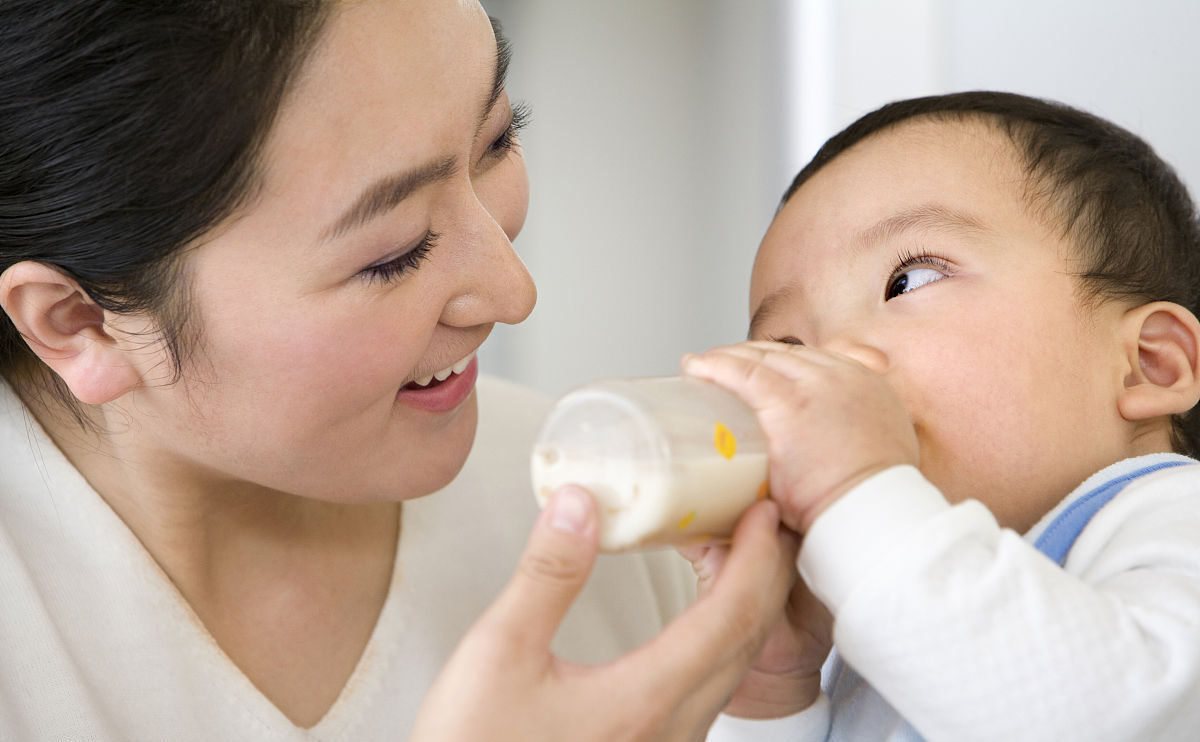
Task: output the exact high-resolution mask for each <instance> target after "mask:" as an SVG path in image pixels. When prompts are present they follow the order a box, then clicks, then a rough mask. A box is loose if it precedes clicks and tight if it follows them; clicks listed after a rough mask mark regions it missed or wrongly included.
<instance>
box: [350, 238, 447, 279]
mask: <svg viewBox="0 0 1200 742" xmlns="http://www.w3.org/2000/svg"><path fill="white" fill-rule="evenodd" d="M439 236H440V235H439V234H438V233H437V232H426V233H425V236H424V237H422V238H421V241H420V242H419V243H417V245H416V247H414V248H412V249H411V250H409V251H408V252H406V253H404V254H403V255H401V256H399V257H396V258H392V259H391V260H388V261H386V262H383V263H376V264H375V265H368V266H367V267H366V268H363V269H362V270H361V271H360V272H359V275H360V276H362V277H363V278H365V279H366V280H367V282H368V283H375V282H376V281H378V282H379V283H391V282H393V281H397V280H399V279H400V278H401V277H403V276H404V275H405V274H408V273H411V272H412V271H415V270H416V269H417V268H419V267H421V263H423V262H424V261H425V259H426V258H428V257H429V252H430V251H431V250H433V248H434V247H435V246H436V245H437V240H438V237H439Z"/></svg>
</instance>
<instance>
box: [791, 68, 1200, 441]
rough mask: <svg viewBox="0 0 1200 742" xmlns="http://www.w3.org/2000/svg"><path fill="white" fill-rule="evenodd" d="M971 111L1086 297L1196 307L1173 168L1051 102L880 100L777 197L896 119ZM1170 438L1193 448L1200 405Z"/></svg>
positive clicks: (1195, 227)
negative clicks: (1056, 235) (999, 147)
mask: <svg viewBox="0 0 1200 742" xmlns="http://www.w3.org/2000/svg"><path fill="white" fill-rule="evenodd" d="M918 118H932V119H934V120H939V121H963V120H968V119H971V120H976V119H977V120H980V121H983V122H986V123H989V124H991V125H994V126H996V127H997V128H998V129H999V130H1000V131H1002V132H1003V133H1004V134H1005V135H1007V137H1008V138H1009V140H1010V141H1011V142H1012V144H1013V146H1014V148H1015V150H1016V151H1017V153H1018V155H1019V156H1020V157H1021V158H1022V160H1023V162H1022V164H1023V166H1024V169H1025V173H1026V177H1027V180H1026V184H1025V194H1024V196H1025V200H1026V201H1027V203H1028V206H1029V207H1030V208H1031V209H1032V210H1033V212H1034V213H1035V214H1037V215H1038V216H1041V217H1043V218H1044V219H1046V221H1047V222H1048V223H1049V224H1052V225H1059V226H1060V227H1061V229H1062V234H1063V236H1064V237H1065V238H1067V239H1068V240H1069V242H1070V244H1072V245H1073V246H1074V247H1075V248H1076V249H1077V250H1078V255H1077V257H1078V258H1079V260H1080V262H1081V265H1082V269H1081V270H1080V271H1079V273H1078V278H1079V279H1080V287H1081V289H1082V291H1083V292H1084V295H1085V296H1086V297H1087V298H1089V299H1091V300H1098V301H1104V300H1112V299H1125V300H1133V301H1139V302H1147V303H1148V302H1153V301H1169V302H1174V303H1176V304H1179V305H1181V306H1183V307H1186V308H1187V309H1188V310H1189V311H1191V312H1192V313H1193V314H1195V315H1198V316H1200V223H1198V222H1197V217H1196V208H1195V205H1194V204H1193V202H1192V199H1191V197H1190V196H1189V195H1188V191H1187V188H1186V187H1185V186H1184V184H1183V183H1182V181H1180V179H1179V177H1178V176H1177V175H1176V174H1175V171H1174V169H1173V168H1172V167H1171V166H1170V165H1168V164H1167V163H1165V162H1164V161H1163V160H1162V159H1161V158H1159V156H1158V155H1157V154H1155V152H1154V150H1153V149H1151V147H1150V146H1149V145H1148V144H1147V143H1146V142H1145V141H1143V140H1142V139H1141V138H1139V137H1138V136H1136V135H1134V134H1132V133H1130V132H1129V131H1126V130H1125V129H1122V128H1121V127H1119V126H1117V125H1115V124H1113V123H1111V122H1109V121H1106V120H1104V119H1102V118H1100V117H1098V116H1094V115H1092V114H1089V113H1086V112H1084V111H1080V110H1077V109H1075V108H1072V107H1070V106H1067V105H1064V104H1062V103H1057V102H1054V101H1048V100H1041V99H1038V98H1031V97H1028V96H1023V95H1016V94H1013V93H1000V92H990V91H973V92H964V93H952V94H948V95H935V96H928V97H924V98H913V99H909V100H902V101H897V102H894V103H889V104H887V105H885V106H883V107H882V108H879V109H877V110H875V111H872V112H871V113H868V114H866V115H865V116H863V117H862V118H860V119H858V120H857V121H855V122H854V123H853V124H851V125H850V126H848V127H846V128H845V129H844V130H842V131H841V132H840V133H838V134H836V135H835V136H833V137H832V138H830V139H829V141H827V142H826V143H825V145H824V146H823V147H821V149H820V150H819V151H818V152H817V154H816V156H814V157H813V159H812V161H811V162H809V163H808V164H807V165H805V167H804V169H803V170H801V171H800V173H799V174H798V175H797V176H796V178H795V180H793V181H792V184H791V186H789V187H788V190H787V192H786V193H785V194H784V196H783V201H782V203H781V205H780V208H782V205H783V204H786V203H787V202H788V200H789V199H790V198H791V197H792V194H794V193H795V192H796V191H797V190H798V189H799V188H800V187H801V186H802V185H804V183H805V182H806V181H807V180H808V179H809V178H811V177H812V176H813V175H814V174H815V173H816V172H817V171H819V170H820V169H821V168H822V167H824V166H825V165H826V164H828V163H829V162H830V161H832V160H833V159H834V158H836V157H837V156H838V155H840V154H841V153H842V152H845V151H846V150H847V149H849V148H851V147H853V146H854V145H855V144H856V143H858V142H860V141H862V140H864V139H867V138H868V137H870V136H872V135H874V134H876V133H879V132H882V131H885V130H887V129H889V128H891V127H894V126H896V125H897V124H900V123H902V122H905V121H909V120H912V119H918ZM1171 438H1172V445H1173V446H1174V448H1175V450H1176V451H1178V452H1180V453H1185V454H1188V455H1190V456H1197V455H1198V454H1200V407H1196V408H1193V409H1191V410H1189V411H1188V412H1186V413H1184V414H1181V415H1176V416H1175V418H1174V419H1173V420H1172V436H1171Z"/></svg>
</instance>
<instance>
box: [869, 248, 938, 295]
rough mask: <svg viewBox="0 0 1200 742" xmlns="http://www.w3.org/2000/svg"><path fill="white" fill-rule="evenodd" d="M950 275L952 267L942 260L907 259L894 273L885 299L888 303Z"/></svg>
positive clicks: (928, 258) (926, 256) (885, 292)
mask: <svg viewBox="0 0 1200 742" xmlns="http://www.w3.org/2000/svg"><path fill="white" fill-rule="evenodd" d="M949 274H950V266H949V265H948V264H947V262H946V261H945V260H943V259H942V258H935V257H932V256H929V255H924V256H916V257H910V258H905V259H903V260H901V261H900V265H899V266H897V268H896V270H895V271H893V272H892V277H891V278H890V279H889V280H888V283H887V290H885V291H884V296H883V299H884V301H888V300H891V299H895V298H896V297H897V296H899V295H901V294H907V293H908V292H910V291H914V290H916V289H919V288H921V287H922V286H925V285H927V284H931V283H934V282H935V281H940V280H942V279H943V278H945V277H946V276H947V275H949Z"/></svg>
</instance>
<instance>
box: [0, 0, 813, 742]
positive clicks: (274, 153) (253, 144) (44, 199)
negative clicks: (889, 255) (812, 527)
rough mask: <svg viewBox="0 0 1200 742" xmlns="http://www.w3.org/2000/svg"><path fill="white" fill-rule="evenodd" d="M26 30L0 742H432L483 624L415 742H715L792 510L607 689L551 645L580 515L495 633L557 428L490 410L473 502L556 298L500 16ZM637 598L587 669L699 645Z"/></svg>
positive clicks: (5, 260) (501, 417)
mask: <svg viewBox="0 0 1200 742" xmlns="http://www.w3.org/2000/svg"><path fill="white" fill-rule="evenodd" d="M0 33H2V34H3V36H4V38H3V41H2V42H0V50H2V51H0V101H3V103H0V105H2V106H3V108H4V111H3V115H2V116H0V157H3V160H2V161H0V179H2V180H0V189H2V190H0V240H2V242H0V307H3V309H4V312H5V314H6V316H7V319H6V320H5V321H4V322H3V324H0V372H2V373H3V375H4V377H5V379H6V382H7V383H6V384H4V385H0V426H2V427H0V431H2V432H0V434H2V435H3V436H4V437H3V441H2V443H3V449H0V450H2V451H3V453H0V456H2V457H3V458H2V459H0V460H3V465H2V466H0V589H2V590H3V593H4V595H5V600H4V601H3V603H2V604H0V635H2V637H3V641H2V642H0V668H2V669H0V739H8V738H14V739H43V738H56V739H197V740H200V739H256V740H261V739H354V740H370V739H403V738H405V735H406V734H407V733H408V730H409V728H410V725H411V724H412V723H413V718H414V713H415V709H416V706H417V705H418V703H419V701H420V698H421V697H422V695H424V693H425V690H426V688H427V687H428V686H429V683H430V682H431V679H432V677H433V676H434V675H435V674H436V672H437V669H438V668H439V667H440V666H441V665H442V664H443V663H444V662H446V660H447V656H448V655H449V653H450V649H451V648H452V647H453V646H454V644H455V642H457V641H458V639H459V638H460V637H461V636H462V634H463V632H464V631H465V630H466V628H467V625H468V624H469V623H470V622H471V620H473V619H474V618H475V617H476V616H477V615H478V614H480V613H481V612H482V613H483V616H484V617H483V618H482V619H481V620H480V621H479V622H478V623H477V624H476V626H475V628H474V629H472V630H471V631H470V632H469V633H468V634H467V635H466V638H465V639H463V641H462V643H461V645H460V648H459V650H458V652H457V653H456V654H455V656H454V658H453V660H452V661H451V662H450V664H449V665H448V667H447V669H446V671H445V673H444V674H443V675H442V677H441V680H440V681H439V683H438V685H437V689H436V691H435V692H434V693H433V694H431V695H430V698H429V701H428V702H427V703H426V705H425V708H424V711H423V715H422V718H421V722H420V730H419V731H417V732H416V735H415V736H414V737H413V739H429V740H433V739H437V740H454V739H464V740H465V739H481V738H488V739H506V738H511V739H530V738H532V736H531V735H541V736H543V737H544V738H546V739H561V738H566V737H569V738H572V739H584V740H586V739H597V740H599V739H614V738H622V739H694V738H696V736H697V735H699V734H702V730H703V729H704V728H705V726H706V725H707V722H708V721H709V720H711V718H712V717H713V716H714V715H715V714H716V712H717V709H718V708H719V707H720V705H721V700H722V699H723V698H725V697H726V696H727V695H728V693H729V692H730V691H731V689H732V688H733V687H734V686H735V685H737V678H738V676H739V674H740V672H741V671H742V670H744V669H745V667H746V666H747V665H748V664H749V659H750V658H752V657H753V656H754V654H755V653H756V650H757V647H758V646H760V644H761V641H762V640H763V637H764V636H765V631H766V627H767V624H769V623H770V619H771V618H773V617H774V616H777V615H778V612H777V611H778V607H777V606H778V604H780V603H782V601H783V594H784V593H785V592H786V589H787V587H788V583H789V578H788V569H787V565H788V563H789V560H790V552H791V551H793V550H794V546H795V545H794V542H792V541H791V540H790V539H788V538H786V537H785V538H780V537H778V536H777V521H776V519H775V517H776V516H775V512H774V510H773V506H771V505H763V506H762V507H760V508H758V509H757V510H755V511H754V512H753V513H752V514H751V515H750V516H748V517H747V518H746V519H745V522H744V523H743V524H742V531H740V533H739V540H738V541H737V542H735V548H734V550H733V553H732V555H731V556H730V561H729V563H728V564H727V565H726V567H725V569H724V571H723V575H724V576H723V577H722V579H721V580H720V581H719V582H718V585H717V586H716V587H715V588H714V590H713V591H712V592H711V593H710V594H709V596H708V597H706V598H705V599H704V600H703V601H701V602H700V603H699V604H698V605H697V606H696V609H695V610H693V611H691V612H690V613H689V614H688V615H687V616H685V617H684V618H683V619H681V620H680V621H679V622H678V623H676V624H674V625H673V626H672V627H671V628H670V629H668V630H667V632H666V633H664V634H663V635H662V636H660V637H659V638H658V639H655V640H654V641H653V642H651V643H650V644H649V645H648V646H646V647H644V648H643V649H642V650H639V651H638V652H636V653H634V654H631V655H628V656H626V657H624V658H622V659H621V660H620V661H618V662H615V663H612V664H610V665H606V666H601V667H596V668H581V667H576V668H573V669H571V668H570V666H567V665H565V664H562V663H561V662H560V661H558V660H557V659H555V658H554V657H553V656H552V655H551V653H550V648H549V645H550V640H551V638H552V637H553V636H554V635H555V632H556V629H557V628H558V625H559V622H560V620H561V618H562V615H563V614H564V613H565V612H566V609H567V606H568V605H569V604H570V603H571V601H572V599H573V598H574V597H575V596H576V594H577V593H578V592H579V590H580V588H581V585H582V582H583V580H584V578H585V577H586V575H587V572H588V567H589V566H590V564H591V560H592V558H593V556H594V549H595V546H594V543H595V541H594V538H595V513H594V512H593V510H592V506H591V502H590V499H589V498H587V497H586V495H585V494H583V493H581V492H579V491H578V490H566V491H565V492H563V493H559V495H558V496H557V497H556V498H555V502H554V504H553V505H552V506H551V507H550V508H549V509H548V511H547V513H546V514H545V515H544V516H543V517H541V518H540V519H539V521H538V523H537V526H536V527H535V530H534V534H533V536H532V537H531V539H530V541H529V546H528V548H527V550H526V552H525V555H524V557H523V560H522V562H521V566H520V567H519V568H518V570H517V574H516V576H515V577H513V579H512V580H511V582H510V583H509V586H508V588H507V589H506V590H505V591H504V592H502V593H501V594H500V595H499V597H497V598H496V599H495V601H494V603H493V604H492V605H491V607H490V608H488V609H487V610H486V611H483V609H484V607H485V604H486V603H487V602H488V601H489V600H491V599H492V598H493V597H494V596H495V594H496V592H497V590H498V589H499V588H500V586H501V584H502V580H501V576H502V570H505V569H507V568H510V567H511V565H512V564H513V563H515V561H516V558H517V554H516V551H517V549H514V548H513V546H514V544H516V545H519V540H520V538H519V535H518V534H519V532H520V530H521V529H523V528H525V527H526V526H523V525H521V524H522V523H528V520H527V519H526V513H525V512H524V511H522V510H520V509H517V510H513V508H514V507H515V508H527V507H528V502H529V499H530V496H529V493H528V484H527V481H526V480H525V478H524V476H523V470H524V467H525V457H526V455H527V451H528V430H529V424H530V423H531V422H532V421H533V420H534V419H536V414H537V408H536V406H535V405H534V403H533V402H531V401H530V397H529V396H528V395H522V393H520V392H519V391H518V390H513V389H509V388H506V387H503V386H501V385H485V386H482V388H481V391H480V394H479V396H480V397H482V398H483V400H484V405H485V406H484V412H485V415H486V414H491V415H492V417H490V418H485V420H484V426H483V428H482V429H481V431H480V437H479V440H478V443H477V448H476V451H475V452H474V453H473V454H472V459H471V463H470V464H468V466H467V469H466V470H465V471H463V473H462V474H461V475H459V472H460V469H462V468H463V466H464V461H465V460H466V459H467V456H468V452H469V451H470V450H471V447H472V440H473V437H474V436H475V433H476V394H475V380H476V377H477V373H478V369H477V361H476V360H475V359H474V354H475V351H476V349H477V348H478V347H479V345H480V344H481V343H482V342H483V341H484V339H485V338H486V337H487V335H488V333H489V331H490V329H491V327H492V325H493V324H494V323H495V322H508V323H514V322H519V321H521V320H522V319H523V318H524V317H525V316H526V315H527V314H528V313H529V311H530V310H531V309H532V306H533V302H534V288H533V285H532V283H531V281H530V278H529V276H528V274H527V273H526V271H525V269H524V267H523V266H522V264H521V263H520V261H519V259H518V258H517V257H516V255H515V254H514V253H513V251H512V248H511V245H510V240H511V239H512V238H513V237H515V236H516V234H517V232H518V231H519V230H520V228H521V225H522V222H523V220H524V218H525V211H526V206H527V200H528V190H527V183H526V178H525V170H524V165H523V162H522V158H521V154H520V150H519V147H518V145H517V142H516V130H517V128H518V127H519V123H520V120H521V115H520V112H519V110H518V111H514V108H513V107H512V105H511V104H510V102H509V100H508V96H507V94H506V92H505V89H504V84H503V80H504V67H505V60H506V53H505V48H504V44H503V42H502V41H498V40H497V38H496V36H495V35H494V34H493V29H492V26H491V24H490V23H489V22H488V19H487V17H486V15H485V14H484V13H483V11H482V10H481V8H479V6H478V5H477V4H475V3H474V2H463V1H461V0H420V1H417V0H406V1H404V2H401V1H399V0H366V1H363V2H357V1H356V2H344V3H342V2H329V3H324V2H316V1H315V0H314V1H312V2H304V1H303V0H261V1H260V2H254V3H244V2H236V1H235V0H227V1H225V2H205V3H201V2H179V1H178V0H156V1H151V0H143V1H142V2H137V3H131V2H128V0H126V1H125V2H119V1H117V0H70V1H67V0H63V1H62V2H45V0H11V1H10V2H7V3H5V4H4V5H3V6H2V9H0ZM489 408H494V409H489ZM456 475H459V476H458V478H457V479H455V477H456ZM451 480H455V482H454V484H453V485H451V486H450V487H449V488H447V485H448V484H449V483H450V482H451ZM444 488H446V489H444ZM442 490H444V491H442ZM431 493H436V494H432V496H431V497H428V498H426V497H425V496H427V495H431ZM418 498H423V499H418ZM402 503H403V507H402V505H401V504H402ZM619 569H620V568H618V567H612V568H611V570H614V571H610V572H609V573H608V574H606V575H599V582H598V587H594V588H593V593H592V595H591V596H590V597H585V598H583V599H581V601H580V603H579V604H578V605H577V606H576V608H577V610H578V611H579V612H580V614H581V617H580V619H579V623H578V624H577V626H578V628H576V629H574V630H572V629H569V628H568V629H566V630H564V631H565V633H564V634H563V635H560V639H561V640H562V641H564V642H566V643H568V644H570V643H572V642H574V643H575V644H576V645H578V644H581V643H583V642H590V641H600V642H602V643H603V642H607V644H606V646H604V647H601V650H602V651H603V652H606V653H609V654H611V652H612V651H615V650H616V649H618V648H628V646H629V645H630V644H631V643H632V642H636V641H639V640H641V639H643V638H645V637H646V636H648V635H649V634H650V633H652V632H653V631H654V630H656V629H657V628H658V623H659V621H660V619H662V618H663V617H664V616H667V615H669V614H670V613H672V612H673V605H674V604H675V603H676V602H678V600H677V599H678V597H679V595H680V594H681V593H680V590H679V588H678V587H677V586H678V585H679V582H678V578H677V573H676V572H673V571H671V570H670V569H669V568H668V565H665V564H662V563H656V562H654V561H653V560H651V559H648V558H647V559H638V560H633V561H632V562H630V563H629V564H627V565H626V567H625V569H627V570H628V571H625V572H620V571H616V570H619ZM772 606H774V607H775V610H774V611H772V610H770V608H771V607H772ZM572 631H574V633H572ZM564 637H565V638H564ZM574 650H575V651H577V652H578V651H579V647H578V646H576V647H574ZM467 711H469V712H470V713H466V712H467ZM522 725H526V726H525V727H524V728H523V727H522ZM617 730H620V731H619V732H618V731H617Z"/></svg>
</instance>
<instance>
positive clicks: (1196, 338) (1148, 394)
mask: <svg viewBox="0 0 1200 742" xmlns="http://www.w3.org/2000/svg"><path fill="white" fill-rule="evenodd" d="M1121 321H1122V327H1121V332H1122V337H1123V338H1124V348H1125V353H1126V359H1127V361H1128V363H1129V368H1130V372H1129V375H1128V376H1126V378H1125V386H1124V389H1123V390H1122V391H1121V395H1120V397H1119V398H1118V400H1117V410H1118V411H1119V412H1120V413H1121V417H1123V418H1125V419H1126V420H1129V421H1131V422H1134V421H1139V420H1149V419H1152V418H1156V417H1164V416H1170V415H1176V414H1180V413H1183V412H1187V411H1188V410H1190V409H1192V407H1193V406H1195V405H1196V402H1197V401H1200V321H1197V319H1196V316H1195V315H1194V314H1192V313H1191V312H1190V311H1188V310H1187V309H1185V308H1184V307H1182V306H1180V305H1178V304H1174V303H1172V302H1166V301H1156V302H1152V303H1150V304H1143V305H1141V306H1139V307H1134V308H1133V309H1130V310H1129V311H1128V312H1126V313H1125V315H1124V316H1123V317H1122V319H1121Z"/></svg>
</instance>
